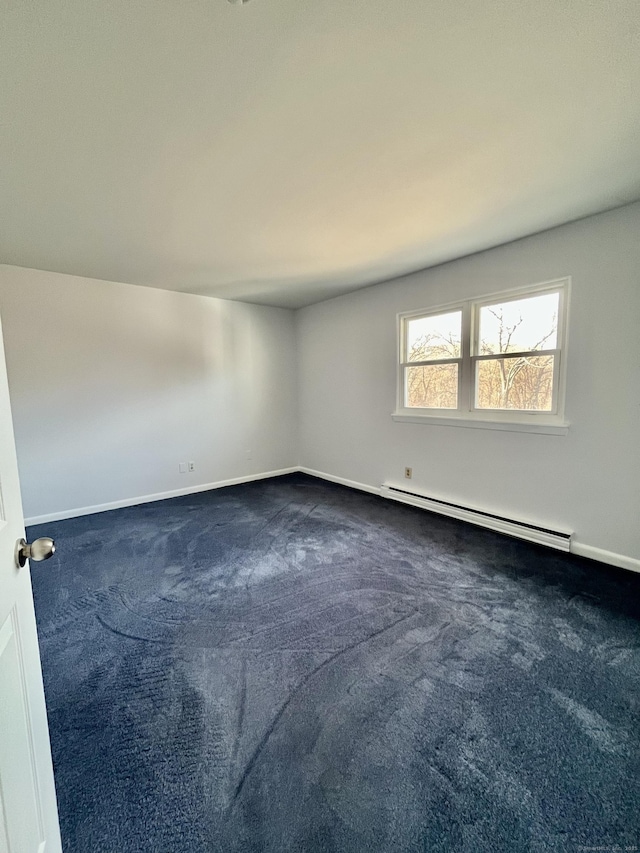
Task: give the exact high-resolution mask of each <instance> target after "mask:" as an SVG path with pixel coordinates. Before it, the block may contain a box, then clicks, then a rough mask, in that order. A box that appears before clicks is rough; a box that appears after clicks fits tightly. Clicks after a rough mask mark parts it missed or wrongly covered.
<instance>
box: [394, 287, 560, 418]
mask: <svg viewBox="0 0 640 853" xmlns="http://www.w3.org/2000/svg"><path fill="white" fill-rule="evenodd" d="M567 290H568V280H562V281H558V282H552V283H549V284H545V285H538V286H536V287H532V288H527V289H526V290H520V291H512V292H507V293H502V294H496V295H494V296H493V297H486V298H483V299H478V300H469V301H467V302H463V303H459V304H456V305H450V306H443V308H442V309H440V310H439V311H430V312H428V313H426V312H425V313H420V314H418V313H413V314H406V315H401V316H400V335H401V342H400V346H401V360H400V375H399V399H398V403H399V406H398V408H399V410H400V411H399V412H398V414H402V411H404V413H405V414H407V415H412V414H413V415H415V414H417V415H420V414H422V415H423V416H425V417H429V416H432V417H433V416H438V415H440V416H442V415H445V416H447V417H452V416H453V417H455V418H466V419H474V420H477V419H481V420H486V419H487V418H490V419H492V420H495V419H498V420H507V421H509V420H511V421H513V422H523V423H524V422H532V423H535V422H537V423H540V422H541V420H540V419H543V420H544V419H546V420H545V421H544V422H549V423H557V422H558V421H559V420H560V417H561V414H562V412H561V408H562V400H563V393H562V392H563V387H562V385H563V370H562V369H561V368H564V363H563V362H564V359H563V357H562V356H563V352H562V348H563V346H564V338H565V325H566V301H567V300H566V296H567Z"/></svg>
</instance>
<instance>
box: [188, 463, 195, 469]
mask: <svg viewBox="0 0 640 853" xmlns="http://www.w3.org/2000/svg"><path fill="white" fill-rule="evenodd" d="M195 470H196V463H195V462H189V471H195Z"/></svg>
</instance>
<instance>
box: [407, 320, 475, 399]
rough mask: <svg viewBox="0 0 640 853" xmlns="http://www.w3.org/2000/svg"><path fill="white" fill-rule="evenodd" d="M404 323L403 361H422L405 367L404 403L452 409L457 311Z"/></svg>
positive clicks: (458, 326)
mask: <svg viewBox="0 0 640 853" xmlns="http://www.w3.org/2000/svg"><path fill="white" fill-rule="evenodd" d="M407 325H408V328H407V361H409V362H423V364H422V365H420V366H415V367H407V368H406V389H407V390H406V393H407V406H412V407H420V408H432V409H456V408H457V407H458V378H459V377H458V374H459V364H458V361H459V359H460V354H461V330H462V314H461V312H460V311H454V312H450V313H448V314H439V315H434V316H427V317H420V318H418V319H416V320H410V321H409V323H408V324H407ZM424 362H427V363H426V364H425V363H424ZM428 362H433V363H431V364H429V363H428ZM443 362H444V363H443Z"/></svg>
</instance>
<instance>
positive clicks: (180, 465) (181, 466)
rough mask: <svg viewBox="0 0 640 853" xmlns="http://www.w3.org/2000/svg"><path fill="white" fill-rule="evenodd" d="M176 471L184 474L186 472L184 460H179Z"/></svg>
mask: <svg viewBox="0 0 640 853" xmlns="http://www.w3.org/2000/svg"><path fill="white" fill-rule="evenodd" d="M178 471H180V473H181V474H186V473H187V463H186V462H180V464H179V465H178Z"/></svg>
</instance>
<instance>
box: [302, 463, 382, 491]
mask: <svg viewBox="0 0 640 853" xmlns="http://www.w3.org/2000/svg"><path fill="white" fill-rule="evenodd" d="M296 470H297V471H300V473H301V474H308V475H309V476H310V477H319V478H320V479H321V480H328V481H329V482H330V483H338V484H339V485H340V486H348V487H349V488H350V489H358V491H360V492H369V494H371V495H379V494H380V489H379V488H377V487H376V486H368V485H367V484H366V483H358V482H356V480H347V479H345V478H344V477H335V476H334V475H333V474H325V473H324V471H314V470H313V468H305V467H303V466H301V467H300V468H297V469H296Z"/></svg>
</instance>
